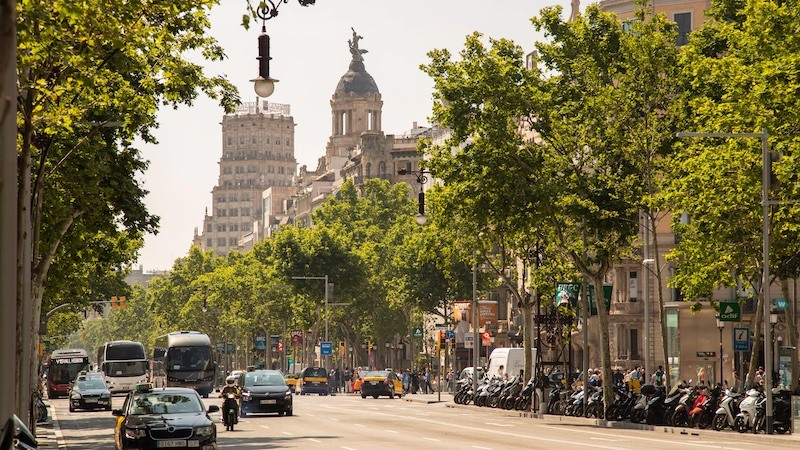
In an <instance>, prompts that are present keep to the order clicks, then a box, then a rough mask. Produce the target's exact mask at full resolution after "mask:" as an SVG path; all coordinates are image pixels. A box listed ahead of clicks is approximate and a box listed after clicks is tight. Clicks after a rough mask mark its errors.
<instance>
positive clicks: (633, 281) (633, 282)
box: [628, 271, 639, 302]
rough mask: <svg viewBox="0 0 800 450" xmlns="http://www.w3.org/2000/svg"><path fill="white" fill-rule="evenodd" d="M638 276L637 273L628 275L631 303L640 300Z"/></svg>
mask: <svg viewBox="0 0 800 450" xmlns="http://www.w3.org/2000/svg"><path fill="white" fill-rule="evenodd" d="M638 275H639V274H638V273H637V272H635V271H631V272H630V273H629V274H628V301H631V302H635V301H636V300H638V299H639V280H638V279H637V278H636V277H637V276H638Z"/></svg>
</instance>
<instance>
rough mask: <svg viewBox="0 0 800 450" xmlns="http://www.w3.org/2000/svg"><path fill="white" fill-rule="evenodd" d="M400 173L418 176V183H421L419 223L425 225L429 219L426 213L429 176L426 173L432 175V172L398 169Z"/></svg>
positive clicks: (417, 216)
mask: <svg viewBox="0 0 800 450" xmlns="http://www.w3.org/2000/svg"><path fill="white" fill-rule="evenodd" d="M397 174H398V175H414V176H415V177H417V183H419V196H418V199H419V209H418V210H417V215H416V219H417V223H418V224H420V225H425V223H426V222H427V221H428V216H427V215H425V184H426V183H427V182H428V177H427V176H426V175H430V174H431V173H430V172H429V171H427V170H425V169H420V170H406V169H398V170H397Z"/></svg>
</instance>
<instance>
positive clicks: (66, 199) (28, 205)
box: [4, 0, 238, 417]
mask: <svg viewBox="0 0 800 450" xmlns="http://www.w3.org/2000/svg"><path fill="white" fill-rule="evenodd" d="M214 4H216V2H215V1H213V0H206V1H203V2H199V3H198V2H185V1H180V0H174V1H166V2H159V3H157V4H146V5H144V4H136V3H128V2H121V1H115V2H112V3H111V4H109V3H108V2H103V3H102V4H101V3H99V2H91V1H90V2H83V3H80V4H75V3H74V2H68V1H54V2H49V3H47V4H42V3H40V2H32V1H20V2H18V8H17V13H18V17H19V21H18V27H17V31H18V35H17V37H18V43H19V47H18V48H19V58H18V65H17V68H18V72H17V73H18V86H19V96H18V98H17V110H18V121H17V122H18V124H19V127H18V133H19V139H18V142H19V143H20V144H19V151H18V167H19V171H18V176H19V195H18V202H17V217H18V218H19V221H18V233H19V234H18V238H17V241H18V286H19V288H18V297H17V311H18V317H17V319H18V321H17V323H18V327H19V328H18V332H17V336H18V342H17V359H18V361H20V362H22V361H27V359H24V358H23V355H24V354H27V353H28V352H29V351H31V350H32V348H35V347H34V346H35V339H34V340H31V342H30V345H31V347H32V348H25V346H26V345H23V344H25V343H26V342H28V339H27V338H28V337H30V336H36V334H35V330H36V329H37V328H36V327H37V326H38V322H39V315H40V311H41V302H42V298H43V297H44V296H45V291H46V290H47V289H57V288H58V287H57V286H51V285H50V284H48V283H47V279H48V276H49V272H50V269H51V267H52V266H53V265H57V264H59V263H60V262H61V261H66V260H78V261H79V260H84V258H85V260H91V259H92V258H93V257H95V256H96V255H93V254H91V253H82V252H81V251H80V248H81V246H82V243H83V242H85V239H84V237H91V236H92V235H94V237H93V239H99V240H102V239H103V238H109V239H110V240H111V241H116V240H117V239H118V237H117V236H118V235H119V236H124V237H125V238H127V239H129V240H131V241H136V240H137V239H139V238H140V236H141V234H142V233H146V232H154V231H155V230H156V226H157V219H156V218H155V217H153V216H152V215H150V214H149V213H148V212H147V211H146V208H145V207H144V204H143V202H142V198H143V197H144V195H145V194H146V192H145V191H144V190H143V189H142V188H141V186H140V184H139V181H138V179H137V175H138V174H140V173H141V172H142V171H143V170H144V169H145V168H146V163H145V162H143V161H142V160H141V158H140V155H139V152H138V150H137V149H135V148H134V147H132V145H131V142H132V140H133V139H134V137H136V136H139V137H141V138H142V139H143V140H144V141H146V142H153V141H154V139H153V137H152V135H151V134H150V130H151V129H152V128H153V127H154V126H157V123H156V117H155V114H156V111H157V109H158V106H159V104H161V103H164V104H169V105H172V106H177V105H178V104H191V103H192V101H193V100H194V99H195V98H196V97H197V95H198V94H199V92H203V93H205V94H206V95H209V96H211V97H212V98H219V99H220V102H221V104H222V106H223V107H224V108H226V110H230V109H231V108H232V106H233V105H234V103H236V102H237V101H238V98H237V95H236V90H235V88H234V87H233V86H232V85H231V84H230V83H229V82H227V81H226V80H224V79H223V78H221V77H215V78H209V77H206V76H205V75H204V74H203V71H202V68H201V67H200V66H199V65H198V64H195V63H191V62H189V61H188V60H187V59H185V58H184V57H183V55H184V52H187V51H191V50H199V51H200V52H201V53H202V55H203V57H205V58H208V59H222V58H223V57H224V54H223V52H222V49H221V48H220V47H219V46H218V45H217V44H216V42H215V41H214V40H213V39H212V38H209V37H206V36H205V31H206V30H207V29H208V28H209V21H208V17H207V13H208V8H210V7H211V6H212V5H214ZM97 11H113V14H103V15H101V16H98V15H97V14H96V12H97ZM4 56H5V55H4ZM96 243H97V242H96ZM76 247H77V248H76ZM125 258H130V255H125V254H121V255H114V256H113V257H112V258H111V260H110V261H108V264H107V266H106V267H119V266H120V265H121V264H120V261H124V260H125ZM29 301H32V305H33V307H32V308H31V314H30V315H29V316H25V317H23V316H24V314H23V312H24V311H26V310H25V309H24V307H25V305H27V304H28V302H29ZM23 337H24V339H23ZM32 364H33V362H30V363H29V365H32ZM33 373H34V372H33V369H32V368H31V367H23V371H22V377H21V378H20V379H19V380H20V382H19V383H18V386H17V390H16V392H17V393H18V394H19V398H18V401H17V413H18V414H19V415H20V416H22V417H28V414H25V413H24V412H23V411H27V409H28V395H27V392H29V391H30V383H31V382H32V381H33V380H32V374H33Z"/></svg>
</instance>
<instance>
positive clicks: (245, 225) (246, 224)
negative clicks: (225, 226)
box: [242, 222, 250, 231]
mask: <svg viewBox="0 0 800 450" xmlns="http://www.w3.org/2000/svg"><path fill="white" fill-rule="evenodd" d="M242 231H250V223H249V222H244V223H242Z"/></svg>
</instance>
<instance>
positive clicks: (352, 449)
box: [342, 447, 356, 450]
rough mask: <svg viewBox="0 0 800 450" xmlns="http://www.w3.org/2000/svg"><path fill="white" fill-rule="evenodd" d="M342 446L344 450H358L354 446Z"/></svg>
mask: <svg viewBox="0 0 800 450" xmlns="http://www.w3.org/2000/svg"><path fill="white" fill-rule="evenodd" d="M342 448H343V449H344V450H356V449H354V448H352V447H342Z"/></svg>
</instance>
